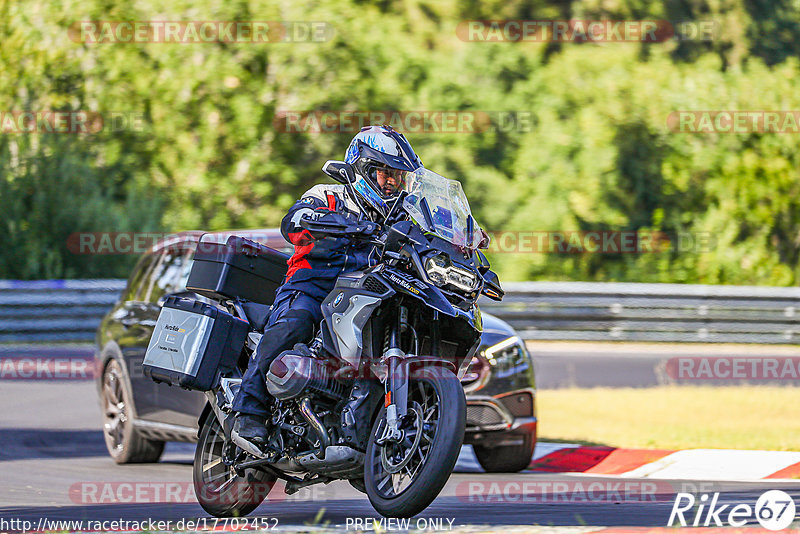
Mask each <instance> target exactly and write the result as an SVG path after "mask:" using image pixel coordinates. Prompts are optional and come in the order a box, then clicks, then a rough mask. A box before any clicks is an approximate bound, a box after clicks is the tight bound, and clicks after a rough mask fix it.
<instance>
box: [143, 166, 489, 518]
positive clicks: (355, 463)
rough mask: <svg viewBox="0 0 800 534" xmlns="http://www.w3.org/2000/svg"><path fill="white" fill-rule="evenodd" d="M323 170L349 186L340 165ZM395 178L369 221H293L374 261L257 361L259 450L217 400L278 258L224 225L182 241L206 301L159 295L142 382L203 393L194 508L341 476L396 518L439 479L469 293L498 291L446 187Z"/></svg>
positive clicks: (449, 439) (460, 431) (216, 508)
mask: <svg viewBox="0 0 800 534" xmlns="http://www.w3.org/2000/svg"><path fill="white" fill-rule="evenodd" d="M323 171H324V172H325V173H326V174H328V175H329V176H331V177H332V178H334V179H335V180H337V181H339V182H340V183H342V184H344V185H345V187H346V188H347V190H348V193H350V194H351V196H352V197H353V198H358V196H357V195H356V194H354V192H353V190H352V188H353V181H354V174H353V169H352V167H351V166H350V165H348V164H346V163H344V162H337V161H329V162H327V163H326V164H325V166H324V168H323ZM406 180H407V191H405V192H402V193H401V194H400V195H399V196H398V197H397V198H396V200H394V202H393V204H392V205H391V210H390V211H389V213H388V215H387V216H386V217H385V218H384V219H383V220H382V221H381V222H373V221H369V220H360V221H357V222H354V221H353V220H351V219H348V218H345V217H344V216H342V215H340V214H337V213H334V212H331V213H329V214H324V215H321V216H319V218H317V219H316V220H308V219H306V220H303V221H302V222H301V225H302V226H303V227H304V228H306V229H307V230H308V231H309V232H310V233H311V234H312V235H313V236H314V237H315V238H316V239H323V238H325V237H334V238H340V237H347V238H349V239H352V240H360V241H363V242H365V243H368V244H370V245H372V246H375V250H376V253H375V255H376V259H377V261H376V262H375V264H374V265H373V266H371V267H369V268H367V269H365V270H363V271H360V272H351V273H346V274H343V275H341V276H340V277H339V278H338V280H337V281H336V285H335V287H334V289H333V291H331V293H330V294H329V295H328V297H327V298H326V299H325V300H324V302H323V303H322V311H323V320H322V322H321V324H320V326H319V329H318V330H317V333H316V335H315V337H314V338H313V339H312V340H310V342H309V343H308V344H307V345H303V344H300V345H296V346H295V348H294V349H293V350H289V351H286V352H283V353H282V354H280V355H279V356H278V357H277V358H276V359H275V360H274V361H273V362H272V364H271V366H270V368H269V372H268V373H267V387H268V390H269V392H270V393H271V394H272V396H273V397H274V401H273V402H272V404H271V415H270V417H268V422H267V424H268V429H269V440H268V443H267V446H266V447H265V449H264V450H261V449H259V448H257V447H255V446H253V445H252V444H250V443H249V442H247V441H245V440H243V439H241V438H239V437H238V435H236V433H235V432H234V431H233V430H232V427H233V420H234V412H233V411H232V409H231V403H232V402H233V399H234V397H235V395H236V393H237V391H238V388H239V386H240V384H241V377H242V375H243V372H244V370H245V369H246V368H247V363H248V360H249V358H251V357H252V356H253V354H254V351H255V348H256V347H257V346H258V341H259V340H260V336H261V335H262V334H261V331H262V330H263V327H264V324H265V323H266V317H267V315H268V312H269V307H268V304H270V303H271V302H272V301H273V298H274V292H275V289H276V288H277V287H278V286H279V284H280V283H282V280H283V277H284V276H285V274H286V264H285V260H286V256H285V255H283V254H281V253H279V252H277V251H274V250H272V249H269V248H268V247H264V246H262V245H259V244H258V243H254V242H252V241H248V240H246V239H243V238H240V237H231V238H229V239H228V241H227V243H225V245H215V246H207V245H206V246H204V244H203V242H202V240H201V243H200V244H199V245H198V250H197V252H196V255H195V260H194V264H193V267H192V271H191V274H190V276H189V281H188V283H187V288H188V289H189V290H190V291H192V292H195V293H197V294H200V295H203V296H204V297H207V298H210V299H212V303H211V304H209V303H207V302H201V301H199V300H193V299H188V298H181V297H170V298H168V299H167V301H166V302H165V303H164V306H163V308H162V312H161V314H160V315H159V319H158V322H157V324H156V327H155V329H154V332H153V336H152V338H151V340H150V344H149V347H148V349H147V353H146V356H145V360H144V365H143V366H144V372H145V374H146V375H147V376H149V377H150V378H152V379H153V380H156V381H160V382H166V383H168V384H170V385H178V386H181V387H185V388H189V389H197V390H201V391H205V392H206V396H207V397H208V404H207V406H206V409H205V410H204V412H203V414H202V415H201V418H200V430H199V436H198V437H199V440H198V443H197V449H196V453H195V459H194V470H193V478H194V485H195V492H196V494H197V499H198V501H199V502H200V504H201V506H202V507H203V508H204V509H205V510H206V511H207V512H209V513H210V514H212V515H215V516H242V515H246V514H248V513H250V512H251V511H253V510H254V509H255V508H256V507H257V506H258V505H259V504H260V503H261V502H262V501H263V500H264V498H265V497H266V496H267V494H268V493H269V491H270V490H271V489H272V486H273V485H274V484H275V482H276V481H277V479H282V480H284V481H285V483H286V485H285V491H286V492H287V493H289V494H291V493H294V492H296V491H298V490H299V489H300V488H303V487H306V486H310V485H312V484H318V483H329V482H331V481H333V480H337V479H344V480H348V481H349V482H350V484H351V485H352V486H353V487H355V488H356V489H358V490H360V491H362V492H364V493H366V494H367V496H368V497H369V500H370V502H371V503H372V505H373V506H374V508H375V509H376V510H377V511H378V512H379V513H380V514H382V515H384V516H388V517H409V516H413V515H415V514H417V513H419V512H421V511H422V510H424V509H425V508H426V507H427V506H428V505H429V504H430V503H431V502H432V501H433V500H434V499H435V498H436V496H437V495H438V494H439V492H440V491H441V489H442V488H443V487H444V485H445V483H446V482H447V479H448V477H449V475H450V473H451V472H452V470H453V467H454V465H455V463H456V460H457V458H458V454H459V451H460V448H461V444H462V440H463V437H464V426H465V397H464V391H463V388H462V387H461V384H460V382H459V377H461V376H463V374H464V372H465V371H466V368H467V367H468V365H469V363H470V361H471V359H472V356H473V354H474V352H475V351H476V349H477V347H478V345H479V341H480V333H481V316H480V310H479V309H478V306H477V305H476V300H477V299H478V297H479V295H481V294H484V295H487V296H488V297H490V298H492V299H495V300H500V299H502V297H503V291H502V289H501V287H500V284H499V281H498V279H497V276H496V275H495V274H494V273H493V272H492V271H490V269H489V264H488V262H487V261H486V258H485V256H484V255H483V254H482V253H481V252H480V251H479V250H478V249H479V248H482V247H485V246H486V245H487V243H488V238H487V236H486V234H485V233H484V232H483V231H482V230H481V229H480V228H479V227H478V226H477V224H475V222H474V220H473V218H472V215H471V213H470V208H469V204H468V202H467V199H466V197H465V195H464V193H463V190H462V188H461V184H460V183H459V182H457V181H454V180H449V179H447V178H444V177H442V176H440V175H438V174H435V173H433V172H431V171H429V170H426V169H422V168H420V169H418V170H417V171H415V172H413V173H409V174H408V175H407V177H406Z"/></svg>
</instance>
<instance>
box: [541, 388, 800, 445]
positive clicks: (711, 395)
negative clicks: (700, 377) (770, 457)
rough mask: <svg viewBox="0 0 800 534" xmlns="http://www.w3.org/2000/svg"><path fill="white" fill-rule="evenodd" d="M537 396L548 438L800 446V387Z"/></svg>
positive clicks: (603, 390) (616, 390)
mask: <svg viewBox="0 0 800 534" xmlns="http://www.w3.org/2000/svg"><path fill="white" fill-rule="evenodd" d="M537 397H538V398H537V412H538V413H537V415H538V417H539V436H540V437H539V439H541V440H542V441H568V442H580V443H584V444H602V445H610V446H614V447H632V448H647V449H687V448H715V449H764V450H791V451H800V388H795V387H775V386H734V387H710V386H662V387H655V388H639V389H637V388H593V389H559V390H539V391H538V392H537Z"/></svg>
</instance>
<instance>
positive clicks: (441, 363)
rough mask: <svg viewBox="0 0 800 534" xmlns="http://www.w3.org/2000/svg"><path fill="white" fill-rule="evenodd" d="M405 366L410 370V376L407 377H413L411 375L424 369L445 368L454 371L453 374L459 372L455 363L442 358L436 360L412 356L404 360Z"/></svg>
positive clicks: (428, 357) (431, 357)
mask: <svg viewBox="0 0 800 534" xmlns="http://www.w3.org/2000/svg"><path fill="white" fill-rule="evenodd" d="M403 365H404V366H405V367H406V369H407V370H408V373H409V374H408V375H407V376H411V373H413V372H414V371H416V370H417V369H421V368H423V367H444V368H445V369H449V370H450V371H452V372H453V374H455V373H456V371H457V369H456V366H455V364H453V362H451V361H448V360H444V359H442V358H434V357H433V356H411V357H408V358H405V359H404V360H403Z"/></svg>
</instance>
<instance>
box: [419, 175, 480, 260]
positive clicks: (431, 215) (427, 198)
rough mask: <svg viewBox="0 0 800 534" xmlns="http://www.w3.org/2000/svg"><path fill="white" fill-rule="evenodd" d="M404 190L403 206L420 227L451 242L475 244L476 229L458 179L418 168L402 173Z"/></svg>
mask: <svg viewBox="0 0 800 534" xmlns="http://www.w3.org/2000/svg"><path fill="white" fill-rule="evenodd" d="M406 190H407V191H408V196H407V197H406V198H405V200H404V201H403V207H404V208H405V210H406V211H407V212H408V214H409V215H411V217H412V218H413V219H414V222H416V223H417V224H419V225H420V226H421V227H422V229H423V230H425V231H426V232H432V233H435V234H436V235H438V236H439V237H441V238H443V239H446V240H447V241H450V242H451V243H453V244H454V245H458V246H462V247H470V248H475V247H477V245H478V242H479V241H480V228H479V227H478V225H477V224H476V223H475V221H474V220H473V219H472V213H471V212H470V209H469V202H467V197H466V195H464V190H463V189H462V188H461V183H460V182H458V181H456V180H450V179H448V178H445V177H444V176H441V175H439V174H436V173H435V172H432V171H429V170H428V169H424V168H419V169H417V170H416V171H414V172H410V173H408V174H407V175H406ZM423 200H424V202H423ZM426 206H427V210H426V209H425V207H426ZM426 212H427V214H426Z"/></svg>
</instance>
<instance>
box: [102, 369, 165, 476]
mask: <svg viewBox="0 0 800 534" xmlns="http://www.w3.org/2000/svg"><path fill="white" fill-rule="evenodd" d="M132 398H133V396H132V395H131V392H130V390H129V389H128V385H127V382H125V378H124V377H123V376H122V369H121V368H120V365H119V362H117V360H114V359H112V360H109V362H108V364H107V365H106V368H105V370H104V371H103V386H102V392H101V396H100V404H101V408H102V410H103V436H104V437H105V441H106V448H107V449H108V454H110V455H111V458H113V459H114V461H115V462H116V463H118V464H130V463H146V462H157V461H158V459H159V458H161V453H162V452H164V442H163V441H154V440H150V439H147V438H145V437H142V435H141V434H140V433H139V432H137V431H136V428H134V426H133V404H132Z"/></svg>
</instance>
